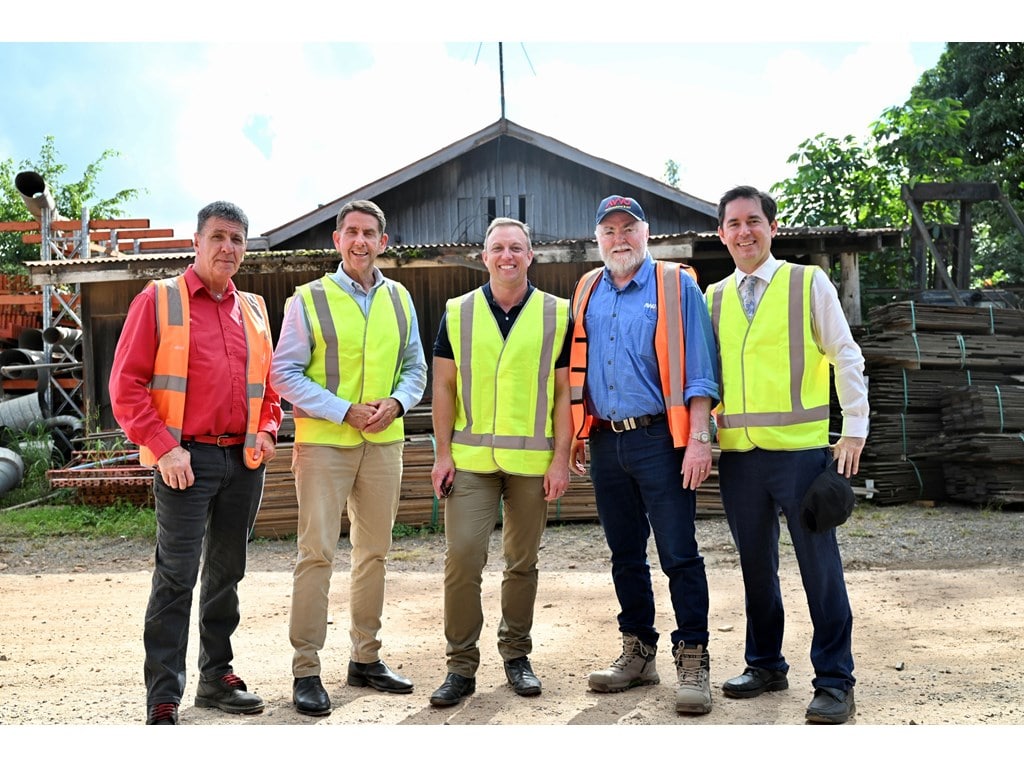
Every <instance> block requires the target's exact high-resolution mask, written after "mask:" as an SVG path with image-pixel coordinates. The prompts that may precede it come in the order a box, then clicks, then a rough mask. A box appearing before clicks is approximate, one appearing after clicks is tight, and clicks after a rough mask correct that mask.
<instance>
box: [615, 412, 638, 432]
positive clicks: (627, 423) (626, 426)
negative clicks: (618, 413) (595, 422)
mask: <svg viewBox="0 0 1024 768" xmlns="http://www.w3.org/2000/svg"><path fill="white" fill-rule="evenodd" d="M609 424H611V425H612V432H617V433H622V432H629V431H632V430H634V429H636V419H634V418H633V417H632V416H630V417H629V418H628V419H623V420H622V421H610V422H609ZM617 424H618V425H621V428H620V427H618V426H616V425H617Z"/></svg>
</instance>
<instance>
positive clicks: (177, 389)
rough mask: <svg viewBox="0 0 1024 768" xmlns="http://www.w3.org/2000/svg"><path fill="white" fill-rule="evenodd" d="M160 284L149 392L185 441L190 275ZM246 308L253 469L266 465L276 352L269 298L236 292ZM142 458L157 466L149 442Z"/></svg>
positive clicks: (248, 453) (248, 451)
mask: <svg viewBox="0 0 1024 768" xmlns="http://www.w3.org/2000/svg"><path fill="white" fill-rule="evenodd" d="M153 285H154V286H155V287H156V295H155V304H156V330H157V350H156V360H155V361H154V364H153V378H152V379H151V380H150V382H149V394H150V397H152V399H153V405H154V407H155V408H156V411H157V413H158V414H159V415H160V418H161V419H162V420H163V422H164V423H165V424H166V425H167V429H168V430H169V431H170V432H171V434H172V435H174V438H175V439H176V440H180V439H181V428H182V424H183V423H184V420H185V390H186V386H187V384H188V350H189V323H190V317H189V299H190V296H189V291H188V285H187V283H186V282H185V276H184V275H179V276H178V277H170V278H166V279H163V280H154V281H153ZM236 293H237V294H238V301H239V306H240V307H241V308H242V327H243V330H244V331H245V346H246V350H247V354H246V396H247V398H248V408H249V412H248V419H247V423H246V430H245V444H244V450H243V455H244V457H245V465H246V466H247V467H249V468H250V469H256V468H257V467H259V466H260V463H261V462H260V460H259V459H257V458H256V433H257V432H258V431H259V424H260V414H261V412H262V410H263V394H264V392H265V389H266V381H267V373H268V372H269V371H270V359H271V354H272V352H273V340H272V338H271V335H270V318H269V315H268V314H267V306H266V304H265V303H264V301H263V297H262V296H259V295H257V294H255V293H246V292H244V291H236ZM139 461H140V462H141V463H142V464H144V465H145V466H154V465H155V464H156V463H157V457H156V456H155V455H154V454H153V451H151V450H150V449H149V448H147V447H146V446H140V448H139Z"/></svg>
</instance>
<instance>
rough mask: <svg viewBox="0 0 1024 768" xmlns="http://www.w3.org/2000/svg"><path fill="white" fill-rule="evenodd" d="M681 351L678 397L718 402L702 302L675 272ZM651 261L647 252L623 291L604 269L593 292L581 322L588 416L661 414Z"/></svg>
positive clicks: (691, 282) (618, 417) (655, 291)
mask: <svg viewBox="0 0 1024 768" xmlns="http://www.w3.org/2000/svg"><path fill="white" fill-rule="evenodd" d="M679 279H680V282H681V286H682V290H681V291H680V294H681V305H682V314H683V331H684V333H685V349H686V360H685V364H686V383H685V385H684V387H683V397H684V399H685V401H686V402H687V403H689V401H690V398H691V397H700V396H706V397H710V398H711V407H712V408H714V407H715V405H717V404H718V400H719V388H718V385H719V378H718V363H717V360H718V356H717V353H716V349H715V337H714V332H713V331H712V329H711V319H710V317H709V315H708V308H707V303H706V301H705V299H704V294H703V293H702V292H701V290H700V287H699V286H698V285H697V283H696V282H695V281H694V280H691V279H690V278H689V276H687V275H685V274H682V273H680V276H679ZM657 283H658V281H657V276H656V274H655V266H654V259H653V258H652V257H651V255H650V253H648V254H647V257H646V259H645V260H644V262H643V264H641V265H640V269H639V270H637V273H636V274H635V275H634V276H633V279H632V280H630V281H629V283H627V284H626V286H625V287H624V288H621V289H620V288H616V286H615V283H614V282H613V281H612V278H611V275H610V273H609V272H608V269H607V268H605V270H604V274H603V275H602V276H601V279H600V280H599V281H598V285H597V286H596V287H595V288H594V292H593V294H592V295H591V297H590V301H589V303H588V304H587V310H586V317H585V318H584V322H585V325H586V331H587V340H588V354H589V360H588V361H587V385H586V388H587V392H586V396H587V400H588V406H589V408H590V411H591V413H593V414H594V415H596V416H598V417H599V418H602V419H608V420H610V421H621V420H622V419H627V418H633V417H637V416H645V415H654V414H658V413H664V412H665V398H664V396H663V395H662V392H661V378H660V376H659V375H658V360H657V357H656V355H655V352H654V332H655V327H656V324H657V319H658V285H657Z"/></svg>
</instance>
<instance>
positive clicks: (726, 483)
mask: <svg viewBox="0 0 1024 768" xmlns="http://www.w3.org/2000/svg"><path fill="white" fill-rule="evenodd" d="M829 460H830V452H829V450H828V449H827V448H813V449H810V450H806V451H764V450H761V449H758V448H755V449H754V450H751V451H743V452H740V451H723V452H722V455H721V456H720V457H719V460H718V477H719V487H720V488H721V492H722V504H723V505H724V507H725V515H726V518H727V519H728V521H729V529H730V530H731V531H732V537H733V540H734V541H735V542H736V549H737V551H738V552H739V555H740V567H741V569H742V571H743V591H744V597H745V600H746V609H747V636H746V652H745V659H746V663H747V664H748V665H749V666H751V667H759V668H761V669H772V670H779V671H783V672H786V671H788V670H789V664H788V663H787V662H786V659H785V657H784V656H783V654H782V635H783V630H784V628H785V611H784V609H783V605H782V591H781V590H780V588H779V513H780V511H781V513H782V514H783V515H785V517H786V525H787V527H788V528H789V535H790V538H791V539H792V542H793V551H794V552H795V553H796V559H797V564H798V565H799V567H800V578H801V580H802V581H803V586H804V593H805V594H806V596H807V607H808V608H809V610H810V614H811V624H812V626H813V635H812V639H811V664H812V665H813V666H814V680H813V681H812V685H813V686H814V687H816V688H817V687H820V686H828V687H830V688H839V689H840V690H849V689H850V688H852V687H853V685H854V682H855V679H854V677H853V652H852V650H851V645H852V634H853V613H852V611H851V609H850V600H849V597H848V596H847V593H846V580H845V578H844V576H843V561H842V557H841V556H840V554H839V544H838V542H837V541H836V532H835V529H834V528H832V529H829V530H827V531H823V532H820V533H812V532H811V531H810V530H808V529H807V528H805V527H804V526H803V524H802V523H801V522H800V500H801V499H802V498H803V495H804V493H805V492H806V491H807V488H808V487H809V486H810V484H811V482H812V481H813V480H814V478H815V477H817V476H818V474H819V473H820V472H821V471H822V470H823V469H824V468H825V466H826V465H827V463H828V462H829Z"/></svg>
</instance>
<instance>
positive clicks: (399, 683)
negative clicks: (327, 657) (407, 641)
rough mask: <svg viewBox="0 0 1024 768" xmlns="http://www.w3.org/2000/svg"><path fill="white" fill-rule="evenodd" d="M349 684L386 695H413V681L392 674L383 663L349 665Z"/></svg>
mask: <svg viewBox="0 0 1024 768" xmlns="http://www.w3.org/2000/svg"><path fill="white" fill-rule="evenodd" d="M348 684H349V685H354V686H357V687H361V688H365V687H366V686H370V687H371V688H376V689H377V690H378V691H383V692H384V693H412V680H409V679H407V678H404V677H402V676H401V675H399V674H398V673H396V672H392V671H391V670H390V669H389V668H388V665H387V664H385V663H384V662H383V661H379V660H378V661H371V662H370V663H368V664H361V663H360V662H358V661H350V662H349V663H348Z"/></svg>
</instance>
